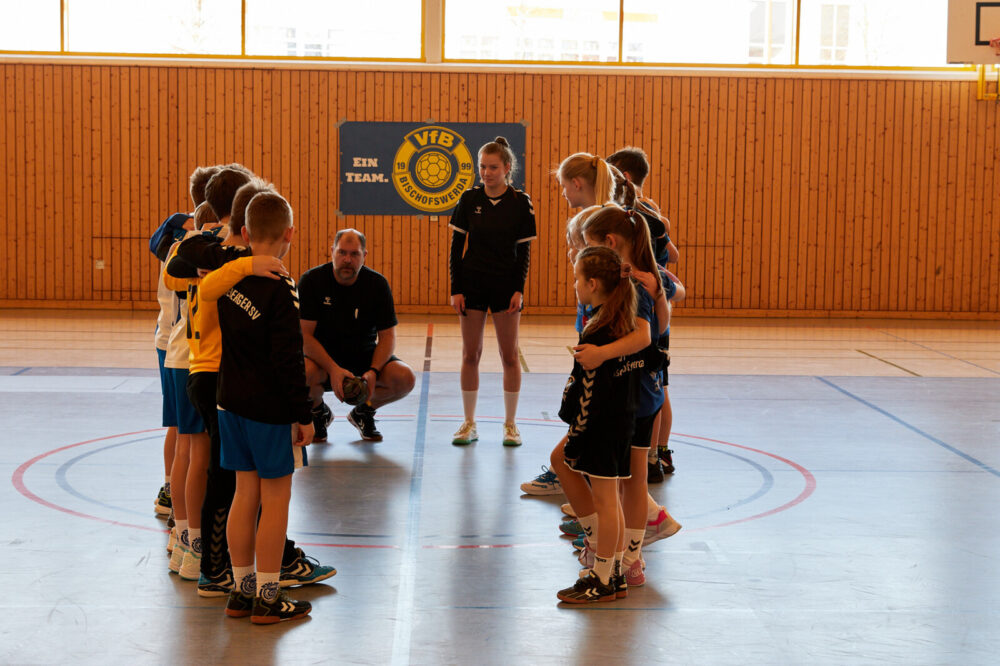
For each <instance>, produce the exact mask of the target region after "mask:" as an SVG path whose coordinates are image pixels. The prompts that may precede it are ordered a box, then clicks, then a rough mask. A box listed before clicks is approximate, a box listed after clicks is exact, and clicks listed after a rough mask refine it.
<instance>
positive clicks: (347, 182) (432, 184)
mask: <svg viewBox="0 0 1000 666" xmlns="http://www.w3.org/2000/svg"><path fill="white" fill-rule="evenodd" d="M498 136H502V137H505V138H506V139H507V142H508V143H509V144H510V147H511V150H513V151H514V155H515V156H516V157H517V160H518V167H519V168H518V169H517V170H516V171H515V172H514V187H516V188H518V189H523V188H524V171H523V169H522V168H520V167H521V166H523V164H524V141H525V131H524V126H523V125H520V124H517V123H375V122H372V123H365V122H345V123H342V124H341V125H340V212H341V213H343V214H344V215H421V214H431V215H446V214H448V213H450V212H451V210H452V209H453V208H454V207H455V204H457V203H458V198H459V197H460V196H461V195H462V192H464V191H465V190H467V189H469V188H470V187H472V186H473V185H474V184H475V183H476V182H477V180H478V177H477V173H478V152H479V148H480V147H481V146H482V145H484V144H486V143H489V142H490V141H493V139H495V138H496V137H498Z"/></svg>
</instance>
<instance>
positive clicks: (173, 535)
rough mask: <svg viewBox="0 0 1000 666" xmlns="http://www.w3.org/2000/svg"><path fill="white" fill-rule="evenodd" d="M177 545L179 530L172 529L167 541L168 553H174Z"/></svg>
mask: <svg viewBox="0 0 1000 666" xmlns="http://www.w3.org/2000/svg"><path fill="white" fill-rule="evenodd" d="M176 545H177V530H176V529H174V528H173V527H171V528H170V538H169V539H167V552H168V553H173V552H174V546H176Z"/></svg>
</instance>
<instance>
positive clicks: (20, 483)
mask: <svg viewBox="0 0 1000 666" xmlns="http://www.w3.org/2000/svg"><path fill="white" fill-rule="evenodd" d="M158 430H163V428H149V429H147V430H136V431H135V432H126V433H121V434H118V435H107V436H105V437H97V438H95V439H88V440H87V441H86V442H77V443H76V444H68V445H66V446H62V447H59V448H58V449H52V450H51V451H48V452H46V453H41V454H39V455H37V456H35V457H34V458H32V459H31V460H29V461H27V462H25V463H22V464H21V466H20V467H18V468H17V469H16V470H14V475H13V476H11V479H10V480H11V483H13V484H14V488H16V489H17V492H19V493H21V494H22V495H24V496H25V497H27V498H28V499H30V500H31V501H33V502H38V503H39V504H41V505H42V506H46V507H48V508H50V509H55V510H56V511H62V512H63V513H68V514H69V515H71V516H76V517H77V518H86V519H88V520H96V521H98V522H101V523H108V524H109V525H119V526H121V527H134V528H136V529H139V530H146V531H149V532H164V533H166V531H167V530H166V528H163V529H160V528H156V527H149V526H147V525H135V524H133V523H123V522H120V521H117V520H110V519H108V518H100V517H98V516H92V515H90V514H87V513H81V512H79V511H74V510H73V509H67V508H66V507H64V506H59V505H58V504H53V503H52V502H50V501H48V500H46V499H42V498H41V497H39V496H38V495H36V494H35V493H33V492H31V491H30V490H28V487H27V486H26V485H25V484H24V474H25V472H27V471H28V468H29V467H31V466H32V465H34V464H35V463H36V462H38V461H39V460H42V459H44V458H47V457H49V456H51V455H54V454H56V453H59V452H60V451H66V450H67V449H72V448H75V447H77V446H83V445H84V444H93V443H94V442H102V441H104V440H106V439H118V438H119V437H130V436H132V435H142V434H145V433H147V432H156V431H158Z"/></svg>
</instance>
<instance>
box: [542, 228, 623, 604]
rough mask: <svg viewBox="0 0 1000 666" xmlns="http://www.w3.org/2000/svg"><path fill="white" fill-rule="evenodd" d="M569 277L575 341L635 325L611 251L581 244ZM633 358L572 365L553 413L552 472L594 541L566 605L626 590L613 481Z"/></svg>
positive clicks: (609, 338) (612, 335) (618, 333)
mask: <svg viewBox="0 0 1000 666" xmlns="http://www.w3.org/2000/svg"><path fill="white" fill-rule="evenodd" d="M574 277H575V279H576V281H575V289H576V296H577V299H578V300H579V302H580V303H582V304H584V305H587V306H589V307H590V308H591V317H590V320H589V321H588V322H587V325H586V327H585V328H584V329H583V333H582V334H581V335H580V343H581V344H594V345H607V344H609V343H612V342H614V341H615V340H619V339H621V338H623V337H624V336H626V335H628V334H629V333H631V332H632V331H633V330H634V329H635V328H636V307H637V306H636V303H637V296H636V289H635V287H634V286H633V284H632V280H631V279H630V266H629V265H628V264H624V263H623V262H622V260H621V257H620V256H619V255H618V253H616V252H615V251H613V250H611V249H608V248H604V247H588V248H585V249H584V250H582V251H581V252H580V254H579V255H578V256H577V258H576V263H575V265H574ZM641 363H642V361H641V360H640V359H638V358H637V357H634V356H621V357H618V358H615V359H611V360H608V361H606V362H604V363H602V364H601V365H600V366H599V367H597V368H595V369H592V370H586V369H584V368H583V366H581V365H580V364H579V363H574V364H573V372H572V374H571V375H570V377H569V380H568V381H567V383H566V388H565V389H564V391H563V399H562V406H561V407H560V409H559V418H561V419H562V420H563V421H565V422H566V423H567V424H569V431H568V432H567V434H566V436H565V437H563V439H562V441H560V442H559V444H558V445H557V446H556V448H555V449H554V450H553V451H552V456H551V460H552V469H553V470H554V471H555V473H556V474H557V475H558V477H559V481H560V483H561V484H562V487H563V490H564V491H565V493H566V496H567V498H568V499H569V501H570V504H571V505H572V506H573V508H574V509H576V511H577V515H578V516H579V521H580V524H581V526H582V527H583V529H584V531H585V533H586V534H587V535H588V537H589V538H591V539H592V540H593V541H594V543H596V544H597V549H596V552H595V555H594V562H593V563H592V565H591V569H590V571H588V572H587V573H586V575H584V576H581V577H579V578H578V579H577V580H576V581H575V582H574V584H573V585H572V586H571V587H568V588H566V589H563V590H560V591H559V592H558V593H557V597H558V598H559V599H560V600H561V601H564V602H566V603H573V604H584V603H594V602H600V601H614V600H615V599H618V598H622V597H624V596H626V595H627V586H626V584H625V578H624V574H623V573H622V571H623V570H622V557H623V554H624V551H625V531H624V530H625V527H624V525H625V516H624V512H623V509H622V503H621V500H620V498H619V493H618V485H619V482H620V481H621V480H622V479H625V478H627V477H628V475H629V473H630V469H631V454H630V442H631V435H632V430H633V428H634V427H635V411H636V406H637V399H638V395H637V394H638V384H639V373H640V370H639V368H640V367H641ZM598 534H600V535H602V538H600V539H599V540H598V539H597V536H598Z"/></svg>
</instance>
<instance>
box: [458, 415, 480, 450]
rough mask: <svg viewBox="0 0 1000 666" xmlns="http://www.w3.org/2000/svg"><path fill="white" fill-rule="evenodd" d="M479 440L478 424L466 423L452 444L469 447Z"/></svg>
mask: <svg viewBox="0 0 1000 666" xmlns="http://www.w3.org/2000/svg"><path fill="white" fill-rule="evenodd" d="M478 440H479V433H478V432H476V422H475V421H466V422H464V423H463V424H462V427H461V428H459V429H458V430H457V431H456V432H455V436H454V438H453V439H452V440H451V443H452V444H454V445H455V446H467V445H469V444H472V443H473V442H475V441H478Z"/></svg>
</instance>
